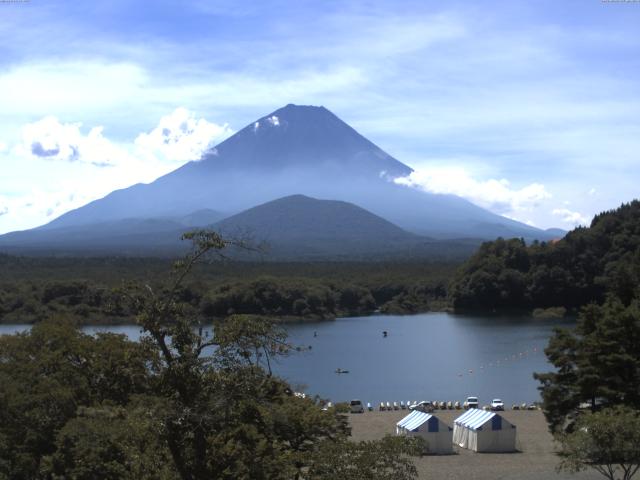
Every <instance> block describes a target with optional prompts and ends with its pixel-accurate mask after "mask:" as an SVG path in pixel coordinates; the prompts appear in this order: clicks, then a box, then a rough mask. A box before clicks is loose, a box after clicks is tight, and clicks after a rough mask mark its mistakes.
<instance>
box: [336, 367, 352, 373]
mask: <svg viewBox="0 0 640 480" xmlns="http://www.w3.org/2000/svg"><path fill="white" fill-rule="evenodd" d="M336 373H349V370H343V369H341V368H336Z"/></svg>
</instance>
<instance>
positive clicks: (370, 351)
mask: <svg viewBox="0 0 640 480" xmlns="http://www.w3.org/2000/svg"><path fill="white" fill-rule="evenodd" d="M558 325H560V326H571V323H570V322H567V321H564V322H563V321H558V320H539V319H532V318H528V317H487V316H467V315H451V314H447V313H426V314H420V315H409V316H391V315H389V316H385V315H377V316H370V317H353V318H342V319H339V320H336V321H335V322H313V323H301V324H290V325H287V326H286V328H287V330H288V331H289V335H290V340H291V341H292V342H293V343H294V344H297V345H302V346H311V347H312V348H311V350H308V351H305V352H302V353H295V354H293V355H291V356H290V357H288V358H285V359H282V360H280V361H279V362H278V363H277V364H276V365H275V366H274V370H275V371H276V373H278V374H279V375H280V376H282V377H285V378H286V379H287V380H289V382H291V383H292V384H293V385H294V386H302V385H304V386H306V391H307V392H308V393H311V394H318V395H320V396H322V397H323V398H329V399H331V400H333V401H342V400H349V399H352V398H359V399H361V400H363V401H364V402H371V403H372V404H376V403H379V402H380V401H381V400H384V401H398V402H399V401H400V400H403V401H405V402H406V401H407V400H461V401H462V400H463V399H464V398H466V397H467V396H469V395H475V396H478V397H480V402H481V403H482V404H485V403H489V402H490V401H491V399H492V398H494V397H499V398H502V399H503V400H504V402H505V404H506V405H511V404H512V403H522V402H532V401H535V400H538V399H539V393H538V391H537V382H535V381H534V380H533V377H532V374H533V372H536V371H538V372H543V371H548V370H549V369H550V368H551V367H550V365H549V364H548V363H547V361H546V357H545V356H544V353H543V349H544V348H545V347H546V345H547V341H548V339H549V336H550V335H551V333H552V329H553V327H554V326H558ZM27 328H28V326H26V325H0V333H14V332H16V331H21V330H25V329H27ZM385 330H386V331H387V332H388V336H387V337H386V338H385V337H383V334H382V332H383V331H385ZM85 331H86V332H88V333H94V332H97V331H112V332H116V333H124V334H126V335H127V336H129V337H130V338H132V339H137V338H139V336H140V330H139V328H138V327H137V326H132V325H121V326H109V327H86V328H85ZM314 333H315V336H314ZM338 368H340V369H344V370H349V373H348V374H336V373H335V371H336V369H338Z"/></svg>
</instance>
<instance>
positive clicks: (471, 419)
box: [455, 408, 498, 430]
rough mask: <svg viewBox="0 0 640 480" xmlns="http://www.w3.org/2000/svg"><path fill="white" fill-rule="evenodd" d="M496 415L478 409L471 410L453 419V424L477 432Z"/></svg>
mask: <svg viewBox="0 0 640 480" xmlns="http://www.w3.org/2000/svg"><path fill="white" fill-rule="evenodd" d="M496 415H498V414H497V413H496V412H487V411H485V410H480V409H478V408H471V409H469V410H467V411H466V412H465V413H463V414H462V415H460V416H459V417H458V418H456V419H455V424H456V425H460V426H462V427H466V428H470V429H471V430H477V429H478V428H480V427H482V426H483V425H484V424H485V423H487V422H488V421H489V420H491V419H492V418H493V417H495V416H496Z"/></svg>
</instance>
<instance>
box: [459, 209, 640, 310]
mask: <svg viewBox="0 0 640 480" xmlns="http://www.w3.org/2000/svg"><path fill="white" fill-rule="evenodd" d="M639 284H640V201H633V202H631V203H628V204H624V205H622V206H621V207H620V208H618V209H616V210H611V211H607V212H604V213H601V214H599V215H597V216H596V217H595V218H594V219H593V221H592V223H591V226H590V227H589V228H584V227H583V228H577V229H575V230H573V231H571V232H569V233H568V234H567V235H566V236H565V237H564V238H563V239H561V240H558V241H555V242H547V243H545V242H542V243H539V242H534V243H532V244H531V245H528V246H527V245H526V244H525V242H524V241H522V240H518V239H511V240H504V239H501V238H500V239H497V240H496V241H493V242H487V243H484V244H483V245H482V246H481V247H480V249H479V250H478V252H477V253H476V254H475V255H473V257H471V258H470V259H469V260H468V261H467V262H465V263H464V265H463V266H462V267H461V268H460V269H459V270H458V271H457V272H456V275H455V278H454V280H453V282H452V283H451V285H450V289H449V296H450V299H451V302H452V305H453V307H454V308H455V309H457V310H465V309H469V310H470V309H473V310H494V309H502V308H525V309H535V308H549V307H563V308H566V309H569V310H573V311H577V310H578V309H579V308H580V307H581V306H583V305H586V304H588V303H591V302H596V303H599V304H600V303H602V302H604V300H605V298H606V296H607V295H613V296H615V297H617V298H619V299H620V300H621V301H622V302H623V304H625V305H628V304H629V303H630V302H631V300H632V298H633V297H634V296H635V295H637V292H638V285H639Z"/></svg>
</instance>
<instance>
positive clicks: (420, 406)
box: [409, 400, 435, 413]
mask: <svg viewBox="0 0 640 480" xmlns="http://www.w3.org/2000/svg"><path fill="white" fill-rule="evenodd" d="M434 408H435V407H434V406H433V403H431V402H429V401H427V400H423V401H421V402H418V403H414V404H413V405H411V406H410V407H409V410H418V411H420V412H427V413H431V412H433V410H434Z"/></svg>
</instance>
